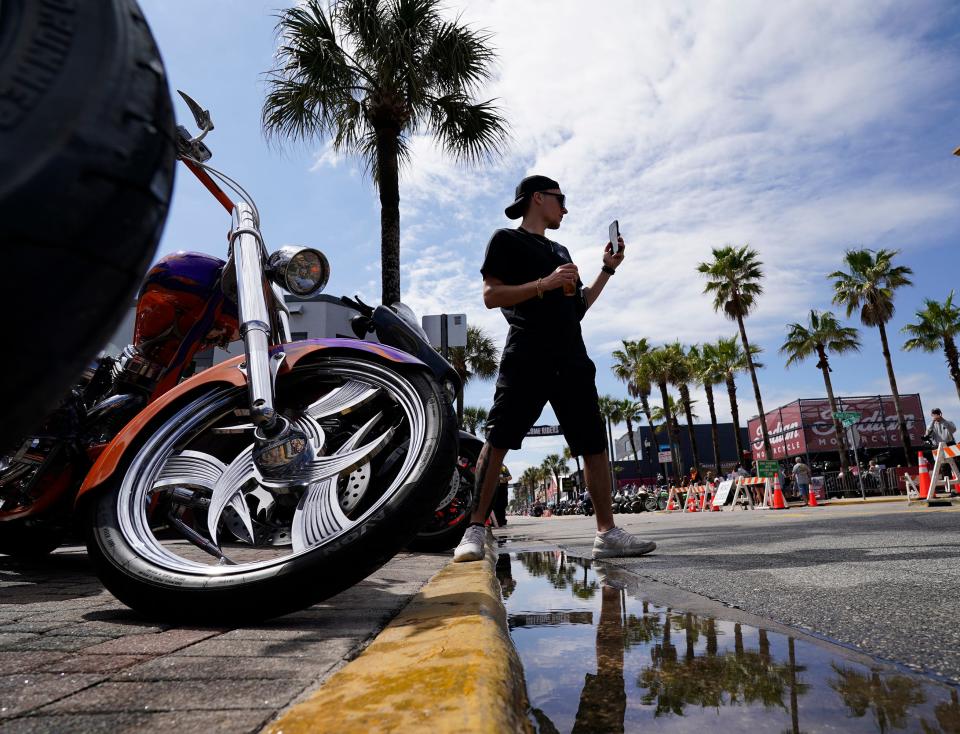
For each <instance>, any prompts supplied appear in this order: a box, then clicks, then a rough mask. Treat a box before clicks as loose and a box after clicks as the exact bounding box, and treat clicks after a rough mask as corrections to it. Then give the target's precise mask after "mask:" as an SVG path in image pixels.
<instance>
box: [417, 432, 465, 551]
mask: <svg viewBox="0 0 960 734" xmlns="http://www.w3.org/2000/svg"><path fill="white" fill-rule="evenodd" d="M460 458H461V459H466V461H467V467H466V468H462V467H460V465H459V462H458V465H457V472H458V473H459V475H460V481H461V483H465V484H466V485H467V486H465V487H464V489H463V491H462V492H461V498H462V499H464V500H466V495H467V494H469V501H465V507H464V511H463V514H462V515H460V516H459V517H458V518H456V520H455V521H454V522H451V523H448V524H446V525H445V526H443V527H441V528H440V529H437V526H436V525H435V524H434V521H435V520H436V519H437V518H436V517H434V518H431V521H430V522H428V523H427V525H425V526H424V527H423V528H421V529H420V532H418V533H417V534H416V535H415V536H414V537H413V540H411V541H410V542H409V543H408V544H407V548H409V549H410V550H412V551H417V552H419V553H443V552H444V551H448V550H450V549H451V548H455V547H456V546H457V543H459V542H460V539H461V538H462V537H463V533H464V531H465V530H466V529H467V526H468V525H469V524H470V511H471V509H472V508H473V499H474V492H475V486H476V471H475V470H476V466H477V460H478V459H479V458H480V449H479V448H478V447H476V446H473V445H468V444H462V445H461V447H460ZM461 486H463V484H461ZM468 488H469V489H468ZM445 509H446V508H445V507H444V508H441V509H440V510H437V512H436V513H435V515H439V514H440V513H442V512H443V511H444V510H445Z"/></svg>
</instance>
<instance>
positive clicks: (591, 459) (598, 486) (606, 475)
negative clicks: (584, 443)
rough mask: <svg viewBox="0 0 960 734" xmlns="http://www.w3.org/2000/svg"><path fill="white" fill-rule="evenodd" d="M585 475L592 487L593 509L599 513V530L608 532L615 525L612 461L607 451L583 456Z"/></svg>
mask: <svg viewBox="0 0 960 734" xmlns="http://www.w3.org/2000/svg"><path fill="white" fill-rule="evenodd" d="M583 475H584V479H585V480H586V483H587V486H588V487H589V488H590V499H591V500H593V510H594V512H596V513H597V530H598V531H599V532H601V533H603V532H606V531H607V530H609V529H610V528H612V527H613V526H614V522H613V496H612V495H611V493H610V461H609V460H608V459H607V452H606V451H604V452H603V453H602V454H590V455H589V456H584V457H583Z"/></svg>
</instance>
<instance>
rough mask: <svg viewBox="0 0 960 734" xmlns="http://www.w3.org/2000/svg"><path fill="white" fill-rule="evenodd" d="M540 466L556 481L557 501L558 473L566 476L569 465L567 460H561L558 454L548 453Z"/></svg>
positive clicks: (558, 488) (558, 497)
mask: <svg viewBox="0 0 960 734" xmlns="http://www.w3.org/2000/svg"><path fill="white" fill-rule="evenodd" d="M540 468H541V469H543V471H544V472H545V473H546V474H547V476H549V475H551V474H552V475H553V479H554V481H555V482H556V483H557V501H558V502H559V501H560V475H561V474H562V475H563V476H566V475H567V474H569V473H570V467H569V466H567V462H566V461H564V460H563V457H561V456H560V455H559V454H548V455H547V456H546V457H545V458H544V460H543V463H542V464H540Z"/></svg>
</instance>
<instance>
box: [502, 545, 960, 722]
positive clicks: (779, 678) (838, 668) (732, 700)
mask: <svg viewBox="0 0 960 734" xmlns="http://www.w3.org/2000/svg"><path fill="white" fill-rule="evenodd" d="M497 575H498V577H499V578H500V584H501V587H502V589H503V597H504V604H505V605H506V608H507V614H508V619H509V624H510V634H511V636H512V637H513V641H514V644H515V645H516V647H517V651H518V652H519V654H520V659H521V661H522V662H523V667H524V673H525V676H526V684H527V693H528V695H529V697H530V707H531V719H532V721H533V723H534V726H535V728H536V729H537V731H539V732H541V733H542V734H548V733H553V732H631V731H643V732H657V731H669V732H677V731H683V732H698V733H699V732H707V731H755V732H768V731H769V732H792V733H794V734H799V733H800V732H844V733H846V732H894V731H897V732H899V731H907V732H923V733H924V734H935V733H936V734H956V733H958V732H960V700H958V692H957V689H955V688H953V687H951V686H949V685H945V684H941V683H939V682H937V681H933V680H930V679H927V678H922V677H920V676H914V675H910V674H907V673H903V672H901V671H899V670H897V669H894V668H892V667H890V666H885V665H882V664H880V663H871V662H870V661H869V659H868V658H866V657H865V656H862V655H858V654H856V653H854V652H851V653H849V655H847V654H845V652H844V651H843V650H842V648H837V647H836V646H833V645H830V646H826V645H824V646H821V645H819V644H815V643H813V642H808V641H806V640H802V639H794V638H792V637H789V636H787V635H784V634H781V633H779V632H773V631H768V630H764V629H760V628H757V627H751V626H749V625H746V624H741V623H735V622H729V621H725V620H722V619H715V618H713V617H708V616H703V615H697V614H692V613H689V612H685V611H684V610H682V609H672V608H669V607H664V606H657V605H655V604H653V603H651V602H648V601H644V600H643V598H642V597H641V596H639V592H640V591H641V589H640V588H639V587H638V586H637V580H636V577H633V576H632V575H630V574H627V573H625V572H623V571H621V570H619V569H617V568H616V567H612V566H604V565H603V564H591V562H590V561H587V560H584V559H580V558H575V557H571V556H568V555H566V554H565V553H562V552H560V551H557V552H546V553H545V552H538V553H511V554H506V553H504V554H501V555H500V556H499V559H498V561H497Z"/></svg>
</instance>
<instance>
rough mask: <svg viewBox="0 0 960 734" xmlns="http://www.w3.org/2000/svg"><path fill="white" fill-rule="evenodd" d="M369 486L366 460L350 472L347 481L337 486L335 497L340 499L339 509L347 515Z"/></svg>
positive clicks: (368, 469) (368, 466)
mask: <svg viewBox="0 0 960 734" xmlns="http://www.w3.org/2000/svg"><path fill="white" fill-rule="evenodd" d="M369 486H370V462H367V463H366V464H363V465H361V466H358V467H357V468H356V469H354V470H353V471H352V472H350V476H348V477H347V481H346V482H344V483H342V485H341V486H340V487H339V488H338V492H337V498H338V499H339V500H340V509H341V510H343V512H344V514H346V515H349V514H350V513H351V512H352V511H353V510H354V508H356V506H357V505H359V504H360V500H362V499H363V495H364V493H365V492H366V491H367V487H369Z"/></svg>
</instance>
